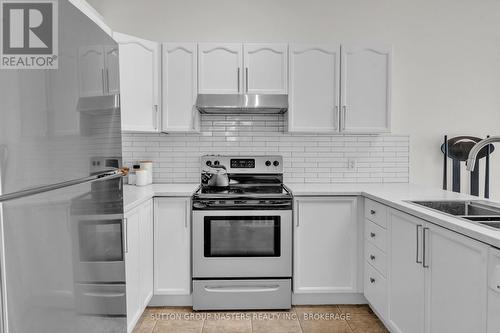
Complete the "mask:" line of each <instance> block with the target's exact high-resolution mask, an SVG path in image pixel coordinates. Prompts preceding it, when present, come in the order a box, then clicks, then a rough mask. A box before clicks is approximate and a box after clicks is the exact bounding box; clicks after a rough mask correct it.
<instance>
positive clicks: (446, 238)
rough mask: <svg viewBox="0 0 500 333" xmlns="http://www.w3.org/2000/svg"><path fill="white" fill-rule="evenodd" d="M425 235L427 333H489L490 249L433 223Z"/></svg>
mask: <svg viewBox="0 0 500 333" xmlns="http://www.w3.org/2000/svg"><path fill="white" fill-rule="evenodd" d="M425 232H426V236H425V242H426V243H427V244H428V245H427V246H426V249H424V250H425V251H426V252H427V254H426V255H425V258H424V259H425V260H424V264H426V266H428V268H426V272H425V294H426V295H425V297H426V302H425V303H426V304H425V307H426V309H425V310H426V311H425V315H426V332H429V333H441V332H453V333H460V332H463V333H467V332H486V313H487V309H486V307H487V257H488V246H487V245H485V244H483V243H480V242H478V241H475V240H473V239H470V238H468V237H465V236H462V235H460V234H458V233H455V232H451V231H449V230H446V229H444V228H441V227H438V226H435V225H431V224H430V223H429V224H427V229H426V230H425ZM427 257H428V259H427ZM464 305H465V306H464Z"/></svg>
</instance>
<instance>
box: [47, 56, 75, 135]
mask: <svg viewBox="0 0 500 333" xmlns="http://www.w3.org/2000/svg"><path fill="white" fill-rule="evenodd" d="M47 72H48V75H49V80H50V85H49V87H50V93H49V104H50V113H49V115H50V117H49V126H48V130H49V133H51V134H53V135H56V136H61V135H78V134H80V113H79V112H77V110H76V106H77V104H78V60H77V50H76V49H75V48H70V49H63V50H60V51H59V70H57V71H47Z"/></svg>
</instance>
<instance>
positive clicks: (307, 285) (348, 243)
mask: <svg viewBox="0 0 500 333" xmlns="http://www.w3.org/2000/svg"><path fill="white" fill-rule="evenodd" d="M356 202H357V200H356V198H354V197H318V198H301V197H299V198H297V199H296V200H295V203H294V206H295V208H294V209H295V217H294V220H295V228H294V265H293V269H294V273H293V278H294V279H293V291H294V293H295V294H317V293H323V294H325V293H326V294H328V293H355V292H357V265H358V254H357V244H358V242H357V230H358V228H357V215H356Z"/></svg>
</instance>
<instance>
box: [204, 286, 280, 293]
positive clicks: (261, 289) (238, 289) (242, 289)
mask: <svg viewBox="0 0 500 333" xmlns="http://www.w3.org/2000/svg"><path fill="white" fill-rule="evenodd" d="M279 289H280V286H279V285H270V286H259V285H257V286H238V285H233V286H213V287H205V291H207V292H210V293H256V292H257V293H266V292H271V291H278V290H279Z"/></svg>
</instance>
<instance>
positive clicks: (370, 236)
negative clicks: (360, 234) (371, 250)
mask: <svg viewBox="0 0 500 333" xmlns="http://www.w3.org/2000/svg"><path fill="white" fill-rule="evenodd" d="M365 238H366V239H367V240H368V242H371V243H372V244H374V245H375V246H376V247H378V248H379V249H380V250H382V251H384V252H387V231H386V230H385V229H383V228H382V227H381V226H379V225H377V224H375V223H373V222H372V221H370V220H365Z"/></svg>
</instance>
